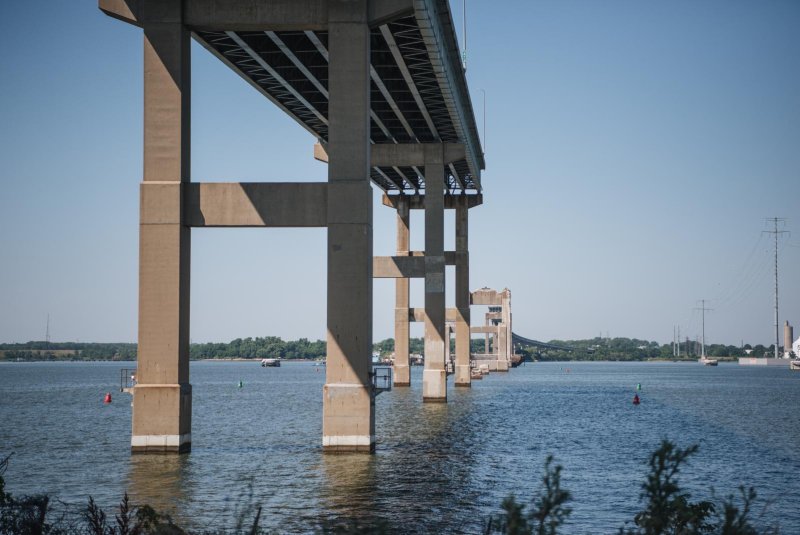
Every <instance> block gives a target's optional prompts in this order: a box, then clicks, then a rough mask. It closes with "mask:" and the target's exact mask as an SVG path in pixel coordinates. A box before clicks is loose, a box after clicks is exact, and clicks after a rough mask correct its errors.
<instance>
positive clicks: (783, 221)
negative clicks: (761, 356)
mask: <svg viewBox="0 0 800 535" xmlns="http://www.w3.org/2000/svg"><path fill="white" fill-rule="evenodd" d="M766 220H767V221H768V222H769V221H772V224H773V230H764V231H762V232H766V233H767V234H773V235H774V238H775V358H776V359H777V358H779V357H778V345H780V334H779V332H780V326H779V324H778V235H779V234H788V233H789V231H788V230H778V221H780V222H781V224H782V225H786V218H785V217H768V218H766Z"/></svg>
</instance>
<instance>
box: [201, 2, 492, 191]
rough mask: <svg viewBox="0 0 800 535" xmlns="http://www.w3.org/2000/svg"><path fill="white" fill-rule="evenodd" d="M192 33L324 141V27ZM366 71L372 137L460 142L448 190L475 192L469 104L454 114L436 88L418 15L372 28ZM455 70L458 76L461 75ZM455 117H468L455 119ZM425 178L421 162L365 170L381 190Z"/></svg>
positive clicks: (447, 91) (419, 186)
mask: <svg viewBox="0 0 800 535" xmlns="http://www.w3.org/2000/svg"><path fill="white" fill-rule="evenodd" d="M448 19H449V13H448ZM450 22H451V21H449V20H448V24H449V23H450ZM451 31H452V30H451ZM194 37H195V38H196V39H197V40H198V41H199V42H200V43H201V44H202V45H203V46H204V47H205V48H207V49H208V50H210V51H211V52H212V53H213V54H214V55H216V56H217V57H218V58H220V59H221V60H222V61H223V62H225V63H226V64H227V65H228V66H229V67H230V68H232V69H233V70H235V71H236V72H238V74H239V75H240V76H242V77H243V78H245V79H246V80H247V81H248V82H250V84H251V85H253V86H254V87H255V88H256V89H258V90H259V91H260V92H261V93H263V94H264V95H265V96H267V97H268V98H269V99H270V100H272V101H273V102H274V103H276V104H277V105H278V106H279V107H281V108H282V109H283V110H284V111H285V112H287V113H288V114H289V115H290V116H292V117H293V118H294V119H295V120H296V121H297V122H298V123H300V124H301V125H302V126H303V127H304V128H306V130H308V131H309V132H310V133H312V134H313V135H314V136H316V137H317V138H318V139H319V140H320V142H321V143H323V144H326V143H327V141H328V34H327V32H321V31H310V30H307V31H238V32H233V31H224V30H220V31H199V30H198V31H196V32H195V33H194ZM453 38H454V36H453ZM439 60H441V58H439ZM459 68H460V65H459ZM370 75H371V76H370V78H371V110H370V117H371V121H370V122H371V124H370V134H371V141H372V142H373V143H376V144H388V143H435V142H449V143H464V144H465V146H466V147H467V151H466V153H467V155H466V158H464V159H462V160H459V161H456V162H453V163H451V164H449V165H448V166H447V173H446V187H447V189H448V190H449V191H451V192H457V191H462V192H463V191H466V190H476V191H480V190H481V185H480V174H479V173H480V169H481V168H482V167H483V161H482V155H481V156H480V157H476V155H475V152H476V149H475V146H476V145H477V151H478V152H480V145H479V141H477V130H476V128H475V121H474V116H473V114H472V109H471V104H469V99H468V98H466V99H465V100H466V101H467V106H469V110H467V112H466V113H463V114H459V113H455V112H454V103H453V99H452V98H451V97H449V96H448V95H452V93H453V89H452V88H448V87H444V88H443V87H442V73H441V72H437V71H436V69H435V68H434V64H433V62H432V60H431V55H430V51H429V44H426V40H425V39H424V38H423V35H422V31H421V29H420V24H419V22H418V20H417V16H416V15H409V16H406V17H403V18H400V19H398V20H395V21H392V22H389V23H387V24H383V25H380V26H379V27H377V28H373V29H372V31H371V67H370ZM458 75H459V76H461V77H462V78H463V73H461V72H459V73H458ZM464 87H466V83H465V82H464ZM460 115H461V116H466V117H468V119H467V121H461V120H459V116H460ZM464 123H468V124H464ZM465 132H466V134H465ZM466 138H469V139H466ZM424 176H425V170H424V167H421V166H414V167H404V166H397V167H373V168H372V171H371V178H372V180H373V182H374V183H375V184H376V185H377V186H378V187H380V188H381V189H383V190H384V191H399V192H411V193H420V192H421V190H423V189H424V188H425V178H424Z"/></svg>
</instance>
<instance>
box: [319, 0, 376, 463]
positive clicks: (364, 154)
mask: <svg viewBox="0 0 800 535" xmlns="http://www.w3.org/2000/svg"><path fill="white" fill-rule="evenodd" d="M328 17H329V20H328V46H329V60H328V62H329V63H328V88H329V93H330V94H329V101H328V114H329V115H328V117H329V124H328V132H329V141H328V158H329V160H328V202H327V209H328V310H327V313H328V334H327V336H328V337H327V344H328V347H327V351H328V356H327V366H326V382H325V386H324V387H323V404H322V446H323V449H324V450H325V451H334V452H346V451H367V452H371V451H374V449H375V409H374V404H375V401H374V397H373V396H372V388H371V378H370V373H371V371H372V360H371V355H372V268H373V266H372V264H373V255H372V188H371V187H370V178H369V170H370V166H371V164H370V132H369V124H370V116H369V110H370V29H369V25H368V23H367V2H366V0H357V1H352V2H331V3H329V14H328Z"/></svg>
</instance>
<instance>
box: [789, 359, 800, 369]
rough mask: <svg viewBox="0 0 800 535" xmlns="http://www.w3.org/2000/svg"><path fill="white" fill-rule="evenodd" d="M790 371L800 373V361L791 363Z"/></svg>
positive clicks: (796, 360)
mask: <svg viewBox="0 0 800 535" xmlns="http://www.w3.org/2000/svg"><path fill="white" fill-rule="evenodd" d="M789 369H790V370H795V371H800V359H794V360H790V361H789Z"/></svg>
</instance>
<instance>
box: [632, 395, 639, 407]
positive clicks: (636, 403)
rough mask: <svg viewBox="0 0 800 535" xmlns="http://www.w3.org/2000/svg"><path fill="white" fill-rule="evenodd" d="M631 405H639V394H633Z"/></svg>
mask: <svg viewBox="0 0 800 535" xmlns="http://www.w3.org/2000/svg"><path fill="white" fill-rule="evenodd" d="M633 404H634V405H638V404H639V394H634V395H633Z"/></svg>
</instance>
